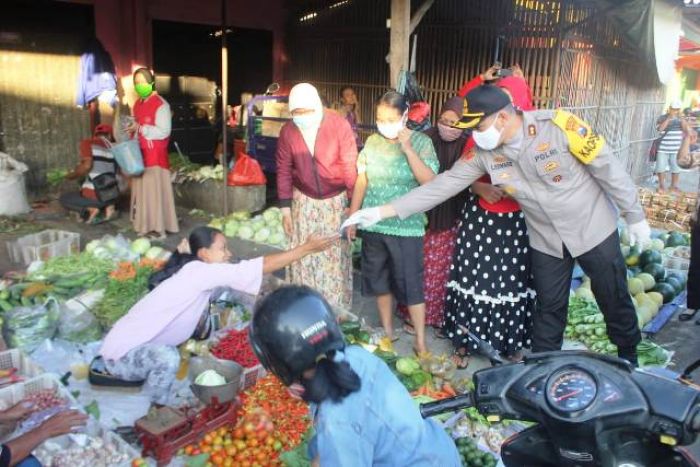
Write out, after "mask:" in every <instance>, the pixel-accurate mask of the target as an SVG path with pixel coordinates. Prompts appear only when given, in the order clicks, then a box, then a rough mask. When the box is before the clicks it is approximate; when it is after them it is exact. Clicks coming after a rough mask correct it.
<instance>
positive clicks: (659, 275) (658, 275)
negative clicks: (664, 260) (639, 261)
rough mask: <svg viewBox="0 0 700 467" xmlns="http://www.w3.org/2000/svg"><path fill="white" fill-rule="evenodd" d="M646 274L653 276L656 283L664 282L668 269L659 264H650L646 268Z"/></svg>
mask: <svg viewBox="0 0 700 467" xmlns="http://www.w3.org/2000/svg"><path fill="white" fill-rule="evenodd" d="M644 272H646V273H647V274H651V275H652V276H653V277H654V280H655V281H656V282H659V281H662V280H664V277H666V269H664V267H663V266H661V265H660V264H658V263H649V264H647V265H646V266H644Z"/></svg>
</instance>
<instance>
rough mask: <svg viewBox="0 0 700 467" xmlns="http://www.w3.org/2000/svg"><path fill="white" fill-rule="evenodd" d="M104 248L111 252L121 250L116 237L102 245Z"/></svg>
mask: <svg viewBox="0 0 700 467" xmlns="http://www.w3.org/2000/svg"><path fill="white" fill-rule="evenodd" d="M102 246H104V247H106V248H107V249H108V250H110V251H117V250H118V249H119V243H117V239H116V238H114V237H110V238H109V239H108V240H107V241H106V242H104V243H103V244H102Z"/></svg>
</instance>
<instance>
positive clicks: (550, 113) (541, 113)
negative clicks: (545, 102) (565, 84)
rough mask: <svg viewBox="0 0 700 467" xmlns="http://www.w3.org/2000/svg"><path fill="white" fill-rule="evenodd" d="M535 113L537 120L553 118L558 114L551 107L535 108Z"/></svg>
mask: <svg viewBox="0 0 700 467" xmlns="http://www.w3.org/2000/svg"><path fill="white" fill-rule="evenodd" d="M533 113H534V114H535V120H552V119H553V118H554V117H555V115H556V111H554V110H550V109H544V110H535V111H533Z"/></svg>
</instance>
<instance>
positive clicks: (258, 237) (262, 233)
mask: <svg viewBox="0 0 700 467" xmlns="http://www.w3.org/2000/svg"><path fill="white" fill-rule="evenodd" d="M269 237H270V229H268V228H267V227H263V228H262V229H260V230H258V231H257V232H255V236H254V237H253V241H255V242H258V243H264V242H266V241H267V239H268V238H269Z"/></svg>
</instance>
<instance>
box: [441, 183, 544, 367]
mask: <svg viewBox="0 0 700 467" xmlns="http://www.w3.org/2000/svg"><path fill="white" fill-rule="evenodd" d="M531 284H532V278H531V272H530V246H529V242H528V237H527V228H526V226H525V220H524V216H523V213H522V212H515V213H494V212H489V211H486V210H485V209H483V208H482V207H481V206H480V205H479V203H478V198H477V197H475V196H472V197H471V198H470V199H469V200H468V201H467V203H466V204H465V206H464V209H463V210H462V220H461V222H460V225H459V231H458V232H457V243H456V247H455V253H454V258H453V261H452V266H451V269H450V281H449V283H448V285H447V300H446V304H445V306H446V309H445V332H446V334H447V336H448V337H449V338H450V339H451V340H452V342H453V344H454V346H455V347H456V348H467V349H468V350H475V349H476V345H475V344H474V343H473V342H471V341H470V340H468V339H467V337H466V335H465V333H464V332H462V330H461V329H460V328H459V326H460V325H461V326H464V327H467V328H469V330H470V331H472V332H473V333H474V334H476V335H477V336H479V337H480V338H481V339H484V340H486V341H488V342H490V343H491V345H492V346H493V347H494V348H495V349H496V350H497V351H499V352H501V353H504V354H513V353H515V352H517V351H518V350H520V349H522V348H524V347H525V348H527V347H529V346H530V335H531V331H532V313H533V310H534V303H535V292H534V290H533V289H532V287H531Z"/></svg>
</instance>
